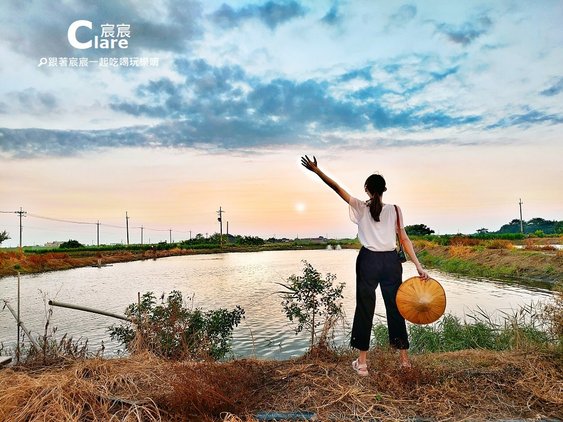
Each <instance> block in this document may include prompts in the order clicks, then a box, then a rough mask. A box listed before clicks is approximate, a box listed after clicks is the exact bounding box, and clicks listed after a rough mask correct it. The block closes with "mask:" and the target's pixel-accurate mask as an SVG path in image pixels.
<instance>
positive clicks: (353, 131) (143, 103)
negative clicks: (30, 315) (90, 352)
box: [0, 0, 563, 247]
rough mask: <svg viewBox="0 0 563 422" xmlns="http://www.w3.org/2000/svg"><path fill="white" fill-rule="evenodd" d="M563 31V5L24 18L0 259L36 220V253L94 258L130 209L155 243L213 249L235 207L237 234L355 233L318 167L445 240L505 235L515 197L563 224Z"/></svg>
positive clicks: (4, 16) (15, 20)
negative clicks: (194, 242) (76, 250)
mask: <svg viewBox="0 0 563 422" xmlns="http://www.w3.org/2000/svg"><path fill="white" fill-rule="evenodd" d="M562 20H563V3H561V2H558V1H556V0H545V1H542V2H539V3H528V2H512V1H508V0H507V1H494V2H493V1H481V2H478V3H471V4H469V3H467V4H459V3H451V2H447V1H432V2H422V1H409V2H404V3H388V2H366V1H359V2H349V3H347V2H341V1H338V0H329V1H319V2H311V1H296V0H284V1H282V0H270V1H236V2H234V1H227V2H225V1H215V0H213V1H207V2H199V1H188V2H186V1H180V0H160V1H157V2H154V3H151V4H147V3H145V2H140V1H134V0H130V1H126V2H119V3H115V2H110V1H101V2H96V4H90V2H86V1H81V0H73V1H70V2H63V1H62V0H56V1H54V2H48V3H43V4H33V5H23V4H21V3H19V2H8V3H7V4H6V5H5V6H4V7H3V9H2V11H1V12H0V22H1V23H2V25H0V34H1V36H0V54H1V57H2V64H1V65H0V73H1V75H2V79H3V82H4V83H3V85H2V86H1V87H0V160H1V163H2V164H1V166H0V180H1V181H2V183H0V198H1V201H0V211H2V213H0V232H1V231H3V230H6V231H8V233H9V235H10V237H11V239H10V240H7V241H5V242H4V243H3V244H2V245H1V246H2V247H13V246H17V245H18V244H19V227H18V223H19V221H18V217H17V215H15V214H9V213H11V212H14V211H17V210H19V209H20V207H22V208H23V210H24V211H27V212H28V213H29V216H28V217H26V218H25V219H24V235H23V240H24V244H29V245H35V244H44V243H46V242H50V241H64V240H68V239H76V240H79V241H81V243H83V242H87V243H89V244H90V243H92V241H94V242H95V241H96V231H95V229H96V226H95V223H96V222H97V221H98V220H99V221H100V223H102V224H105V225H107V226H106V227H105V229H106V231H105V232H103V233H104V234H103V235H102V232H101V238H100V243H108V244H109V243H110V242H113V243H118V242H120V241H122V240H124V236H125V234H124V233H123V232H119V230H120V229H118V228H115V227H113V228H112V227H108V226H119V227H121V226H124V225H125V212H126V211H127V212H128V213H129V216H130V224H131V225H132V227H135V228H136V229H135V233H133V232H132V231H131V235H132V236H133V237H134V238H137V239H138V240H140V233H139V230H138V229H137V228H139V227H140V226H143V227H145V228H147V233H146V234H145V235H144V238H145V242H146V241H147V240H148V239H149V237H150V238H151V239H159V240H158V241H163V240H167V239H168V236H169V230H170V229H173V234H174V232H176V233H177V234H178V236H179V235H185V236H188V233H189V231H190V230H191V231H192V233H193V236H195V234H197V233H202V234H205V233H209V234H212V233H215V232H218V231H219V226H218V223H217V214H216V211H217V210H219V207H222V209H223V210H225V211H226V214H225V215H224V220H225V221H229V225H230V228H229V232H231V233H240V234H245V235H253V236H259V237H262V238H266V239H267V238H270V237H277V238H282V237H286V238H295V237H296V236H297V235H298V236H299V237H318V236H323V237H329V238H354V237H355V235H356V233H357V230H356V226H355V225H354V224H353V223H352V222H351V221H350V220H349V217H348V210H347V205H346V204H345V203H344V202H343V201H342V200H341V199H340V198H338V197H337V196H336V195H335V194H334V193H333V192H332V191H331V190H330V189H329V188H327V187H326V186H325V185H323V184H322V182H320V181H319V180H318V179H316V178H315V176H314V175H313V174H311V173H310V172H308V171H307V170H305V169H304V168H302V167H301V166H300V162H299V159H300V156H302V155H305V154H307V155H309V156H312V155H315V156H316V157H317V159H318V160H319V166H320V167H321V168H322V169H323V170H324V171H325V172H326V173H327V174H329V175H330V176H331V177H333V178H334V179H335V180H337V181H338V182H339V183H340V184H341V185H342V186H343V187H344V188H345V189H347V190H348V191H349V192H350V193H351V194H352V195H354V196H357V197H358V198H360V199H363V198H364V196H365V194H364V191H363V183H364V180H365V179H366V178H367V176H369V175H370V174H371V173H374V172H378V173H380V174H382V175H383V176H384V177H385V178H386V180H387V186H388V191H387V192H386V194H385V195H384V198H383V201H384V202H387V203H396V204H398V205H400V206H401V209H402V211H403V215H404V220H405V221H404V224H405V225H414V224H426V225H427V226H428V227H430V228H431V229H433V230H435V231H436V233H440V234H444V233H451V234H453V233H464V234H473V233H475V232H476V231H477V230H478V229H481V228H487V229H488V230H489V231H496V230H499V229H500V227H501V226H502V225H503V224H506V223H508V222H510V221H511V220H513V219H519V218H520V215H519V200H520V199H521V200H522V202H523V207H522V211H523V216H522V217H523V220H526V221H529V220H530V219H532V218H544V219H546V220H561V219H563V185H562V184H561V180H563V166H561V160H560V157H562V156H563V140H562V139H561V137H562V134H563V131H562V127H563V102H562V95H563V72H562V71H561V69H563V47H561V46H562V45H563V27H562V26H561V25H560V22H561V21H562ZM89 23H90V27H89V26H88V25H89ZM104 40H109V41H111V40H113V41H114V42H113V44H112V45H113V48H101V47H103V45H104V44H103V43H102V41H104ZM89 41H92V44H88V42H89ZM108 45H109V44H108ZM88 46H89V47H88ZM32 214H33V215H35V216H41V217H48V218H54V219H60V220H67V221H75V222H76V223H63V222H56V221H51V220H48V219H44V218H38V217H33V216H32ZM78 223H88V224H78ZM92 224H93V225H92ZM149 229H153V230H152V232H150V231H148V230H149ZM223 230H225V228H224V229H223ZM66 234H68V235H69V236H66ZM173 237H176V236H173ZM67 238H68V239H67ZM184 238H187V237H184ZM102 239H104V240H105V242H102ZM173 240H174V239H173ZM131 243H133V242H131ZM153 243H156V242H153Z"/></svg>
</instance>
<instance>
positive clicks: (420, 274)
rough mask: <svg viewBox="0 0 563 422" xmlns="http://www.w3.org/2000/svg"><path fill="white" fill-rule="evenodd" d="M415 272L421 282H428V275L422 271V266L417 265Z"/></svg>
mask: <svg viewBox="0 0 563 422" xmlns="http://www.w3.org/2000/svg"><path fill="white" fill-rule="evenodd" d="M416 271H418V275H419V276H420V278H422V279H423V280H428V279H429V278H430V277H429V275H428V273H427V272H426V271H424V268H422V266H420V265H417V266H416Z"/></svg>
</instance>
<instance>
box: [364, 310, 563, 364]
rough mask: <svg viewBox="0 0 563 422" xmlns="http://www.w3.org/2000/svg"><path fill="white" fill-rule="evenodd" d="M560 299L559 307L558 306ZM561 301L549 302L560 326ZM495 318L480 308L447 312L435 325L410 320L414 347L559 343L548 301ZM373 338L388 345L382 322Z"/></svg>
mask: <svg viewBox="0 0 563 422" xmlns="http://www.w3.org/2000/svg"><path fill="white" fill-rule="evenodd" d="M557 303H559V307H557V306H558V305H557ZM560 303H561V300H560V301H559V302H556V304H550V305H548V306H551V307H552V308H553V309H554V311H553V318H558V322H555V324H559V326H561V319H562V318H563V317H562V311H561V309H560V308H561V307H562V305H561V304H560ZM499 313H500V317H498V318H493V317H492V316H491V315H489V314H487V313H486V312H485V311H484V310H482V309H481V308H478V309H477V310H476V311H474V312H473V313H471V314H468V315H467V316H466V319H465V320H463V321H462V320H461V319H460V318H458V317H456V316H454V315H449V314H448V315H445V316H444V317H443V318H441V319H440V320H439V321H438V322H436V323H434V324H432V325H414V324H409V327H408V330H409V334H410V339H411V341H410V343H411V351H412V352H414V353H436V352H454V351H459V350H466V349H487V350H497V351H503V350H530V349H537V350H540V349H546V348H549V347H559V345H560V342H561V337H558V335H557V334H554V333H556V332H557V331H554V330H553V329H552V328H551V327H552V326H553V325H554V322H553V321H552V320H551V319H550V318H549V315H550V314H548V313H546V305H542V304H534V303H531V304H529V305H527V306H523V307H521V308H520V309H518V310H515V311H513V312H512V313H509V312H504V311H501V312H499ZM373 334H374V335H373V342H374V344H375V345H376V346H379V347H387V346H388V344H389V341H388V332H387V327H386V326H385V325H383V324H377V325H375V326H374V328H373Z"/></svg>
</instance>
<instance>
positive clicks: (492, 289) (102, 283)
mask: <svg viewBox="0 0 563 422" xmlns="http://www.w3.org/2000/svg"><path fill="white" fill-rule="evenodd" d="M356 256H357V251H356V250H349V249H345V250H314V251H266V252H249V253H226V254H213V255H193V256H178V257H171V258H165V259H159V260H156V261H153V260H147V261H135V262H130V263H123V264H115V265H113V266H112V267H105V268H91V267H88V268H78V269H74V270H70V271H62V272H52V273H46V274H39V275H28V276H22V277H21V307H22V308H21V318H22V321H23V322H24V323H25V325H26V326H27V328H28V329H29V330H31V331H32V332H34V333H42V332H43V326H44V324H45V314H46V310H45V309H46V306H45V304H44V301H43V297H45V298H46V299H53V300H57V301H60V302H67V303H73V304H77V305H83V306H87V307H91V308H95V309H101V310H105V311H109V312H114V313H119V314H123V312H124V310H125V308H126V307H127V305H129V304H130V303H133V302H136V300H137V292H141V294H142V293H145V292H147V291H152V292H154V293H155V295H156V296H157V297H160V295H161V294H162V293H169V292H170V291H172V290H180V291H181V292H182V293H183V294H184V297H192V296H193V301H194V305H195V306H196V307H201V308H204V309H214V308H219V307H223V308H229V309H232V308H234V307H235V306H236V305H240V306H242V307H243V308H244V309H245V319H244V320H243V322H242V323H241V324H240V325H239V327H238V328H237V329H236V330H235V333H234V338H233V352H234V354H235V356H237V357H238V356H257V357H262V358H271V359H285V358H288V357H291V356H296V355H300V354H302V353H303V352H304V351H305V350H306V349H307V341H308V337H307V335H305V334H304V333H301V334H300V335H298V336H296V335H295V334H294V332H293V328H292V326H291V325H290V324H289V323H288V321H287V319H286V317H285V315H284V313H283V311H282V307H281V299H280V297H279V296H278V295H277V294H276V293H275V292H276V291H278V290H279V285H277V284H276V283H282V282H285V281H286V279H287V278H288V277H289V276H290V275H292V274H300V273H301V270H302V267H303V264H302V262H301V260H307V261H308V262H310V263H311V264H312V265H313V266H314V267H315V268H316V269H317V270H318V271H320V272H321V273H323V274H326V273H327V272H330V273H333V274H336V276H337V280H336V281H337V282H345V283H346V287H345V289H344V296H345V298H344V310H345V312H346V319H347V321H348V322H351V320H352V317H353V313H354V300H355V298H354V296H355V274H354V271H355V259H356ZM403 268H404V274H403V278H404V279H406V278H408V277H412V276H414V275H416V269H415V267H414V265H412V264H411V263H410V262H408V263H406V264H404V265H403ZM430 275H431V276H432V277H433V278H435V279H437V280H438V281H440V282H441V283H442V285H443V286H444V289H445V290H446V294H447V307H446V312H447V313H451V314H454V315H457V316H460V317H463V316H464V315H466V314H468V313H472V312H473V311H475V310H476V309H477V308H481V309H482V310H484V311H485V312H487V313H488V314H490V315H491V316H493V317H494V316H495V315H498V314H499V312H509V313H511V312H512V311H513V310H516V309H518V308H519V307H521V306H522V305H529V304H530V303H531V302H538V301H545V300H547V299H548V298H549V297H550V296H551V292H549V291H548V290H543V289H538V288H532V287H527V286H519V285H515V284H509V283H502V282H492V281H483V280H479V281H476V280H470V279H465V278H457V277H453V276H451V275H446V274H443V273H439V272H436V271H430ZM2 298H3V299H8V300H10V301H11V303H12V304H13V305H14V307H15V303H16V279H15V278H13V277H10V278H4V279H2V280H0V299H2ZM376 318H378V319H380V320H384V319H385V308H384V306H383V300H382V299H381V295H380V292H379V289H378V292H377V303H376ZM114 323H119V321H118V320H116V319H113V318H109V317H105V316H101V315H96V314H91V313H86V312H80V311H76V310H71V309H65V308H57V307H56V308H53V316H52V318H51V324H52V326H56V327H57V328H58V330H57V332H58V336H62V334H63V333H68V334H69V335H71V336H73V337H74V338H75V339H76V338H79V337H83V338H88V340H89V344H90V345H91V350H92V349H96V348H97V347H99V346H100V345H101V342H102V341H103V342H104V344H105V347H106V354H107V353H109V354H115V353H116V352H117V350H118V349H119V345H118V344H117V343H116V342H112V341H111V340H110V339H109V335H108V332H107V327H108V326H110V325H111V324H114ZM341 331H342V332H341V333H340V334H339V336H338V338H337V341H338V342H339V343H341V344H346V343H347V333H345V332H344V331H345V330H341ZM15 336H16V324H15V320H14V318H13V317H12V315H11V314H10V313H9V311H8V310H7V309H5V310H3V311H1V312H0V341H1V342H3V343H4V345H5V346H8V347H13V346H14V344H15Z"/></svg>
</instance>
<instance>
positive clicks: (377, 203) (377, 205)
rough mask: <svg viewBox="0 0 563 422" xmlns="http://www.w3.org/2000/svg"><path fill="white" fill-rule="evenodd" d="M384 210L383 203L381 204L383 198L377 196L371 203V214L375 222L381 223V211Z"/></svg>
mask: <svg viewBox="0 0 563 422" xmlns="http://www.w3.org/2000/svg"><path fill="white" fill-rule="evenodd" d="M382 209H383V203H382V202H381V196H379V195H375V196H374V197H373V198H372V199H371V200H370V201H369V213H370V214H371V216H372V217H373V219H374V220H375V221H379V215H380V214H381V210H382Z"/></svg>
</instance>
